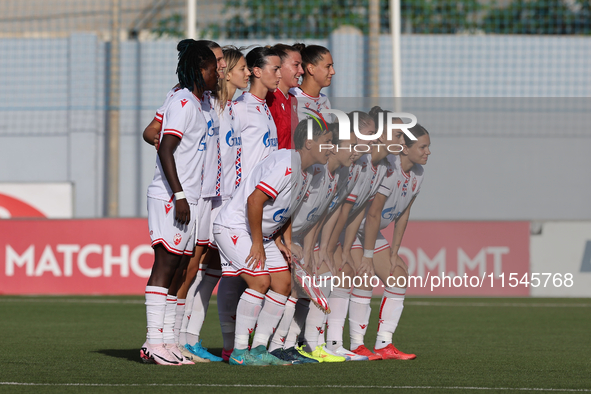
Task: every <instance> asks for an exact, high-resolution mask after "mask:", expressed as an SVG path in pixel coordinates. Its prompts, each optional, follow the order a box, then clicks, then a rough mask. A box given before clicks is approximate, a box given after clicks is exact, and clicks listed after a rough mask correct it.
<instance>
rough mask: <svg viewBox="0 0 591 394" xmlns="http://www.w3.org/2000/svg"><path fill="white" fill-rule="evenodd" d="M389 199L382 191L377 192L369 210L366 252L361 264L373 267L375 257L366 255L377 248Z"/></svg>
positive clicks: (364, 246) (366, 225) (365, 239)
mask: <svg viewBox="0 0 591 394" xmlns="http://www.w3.org/2000/svg"><path fill="white" fill-rule="evenodd" d="M387 199H388V198H387V197H386V196H384V195H383V194H382V193H377V194H376V195H375V197H374V199H373V201H372V203H371V205H370V206H369V209H368V211H367V216H366V218H365V234H364V237H365V238H364V240H363V250H364V253H363V257H362V258H361V266H371V267H373V257H369V256H366V255H365V254H366V252H365V251H371V252H370V253H373V250H374V249H375V246H376V239H377V237H378V231H379V229H380V221H381V220H380V217H381V214H382V210H383V209H384V204H386V200H387Z"/></svg>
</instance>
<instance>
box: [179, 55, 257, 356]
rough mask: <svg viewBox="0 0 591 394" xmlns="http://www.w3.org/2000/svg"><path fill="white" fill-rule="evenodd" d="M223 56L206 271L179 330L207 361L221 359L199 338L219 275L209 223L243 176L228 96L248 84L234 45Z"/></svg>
mask: <svg viewBox="0 0 591 394" xmlns="http://www.w3.org/2000/svg"><path fill="white" fill-rule="evenodd" d="M223 55H224V59H225V62H226V64H227V68H226V70H225V75H224V77H223V78H222V79H221V82H220V85H219V89H218V90H217V92H216V97H212V99H211V101H210V103H211V104H210V107H209V110H210V113H211V116H212V119H219V125H220V126H219V127H220V128H219V131H217V132H214V133H212V134H215V138H212V141H211V142H210V143H209V149H207V152H210V149H211V148H213V152H216V154H215V155H208V159H209V160H210V163H211V168H210V169H209V174H207V173H206V172H207V171H208V170H207V169H205V171H204V178H203V182H204V193H205V194H206V197H207V196H208V194H207V192H206V190H209V197H210V201H211V204H210V205H211V206H210V209H209V210H208V212H207V215H204V219H203V220H202V222H205V221H206V220H207V228H206V229H205V228H204V229H203V232H202V234H203V237H204V238H207V242H208V251H207V253H206V255H205V257H204V259H203V263H202V264H201V268H200V271H203V270H205V275H204V277H203V280H202V281H201V282H200V283H199V285H198V286H197V288H196V291H195V293H194V301H193V303H192V307H191V308H190V309H189V310H188V311H187V312H186V313H185V316H187V318H186V319H185V320H184V321H186V322H187V324H186V325H184V327H182V328H181V331H183V329H184V331H186V340H185V343H184V347H185V348H186V349H187V350H188V351H189V352H190V353H191V354H194V355H196V356H199V357H202V358H205V359H208V360H210V361H222V360H223V358H221V357H217V356H215V355H213V354H211V353H210V352H208V351H207V349H206V348H204V347H203V346H202V345H201V340H200V339H199V336H200V332H201V327H202V326H203V322H204V319H205V315H206V314H207V309H208V306H209V300H210V298H211V294H212V292H213V290H214V288H215V286H216V285H217V283H218V281H219V279H220V278H221V266H220V259H219V252H218V250H217V246H216V245H215V241H214V239H213V232H212V226H213V220H214V219H215V217H216V216H217V214H218V213H219V211H220V209H221V207H222V204H223V200H224V201H227V200H228V199H229V198H230V197H231V196H232V194H233V193H234V190H235V189H236V187H237V185H239V184H240V180H241V177H242V173H241V160H242V159H241V158H242V154H241V140H242V138H241V136H240V124H239V122H238V118H237V117H236V116H235V111H234V109H233V103H232V101H231V99H232V97H233V96H234V94H235V92H236V90H237V89H238V88H240V89H245V88H246V87H247V86H248V80H249V77H250V71H249V69H248V67H247V64H246V60H245V58H244V56H243V55H242V53H241V52H240V51H239V50H238V49H237V48H225V49H224V50H223ZM214 124H215V123H214ZM218 136H219V137H218ZM214 144H215V145H214ZM225 178H228V179H227V180H226V179H225ZM235 286H236V287H238V288H241V284H235ZM224 288H225V287H224ZM242 289H243V287H242ZM224 291H226V290H224ZM238 296H239V294H238ZM236 298H237V297H236ZM232 333H233V332H232Z"/></svg>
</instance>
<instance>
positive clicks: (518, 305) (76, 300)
mask: <svg viewBox="0 0 591 394" xmlns="http://www.w3.org/2000/svg"><path fill="white" fill-rule="evenodd" d="M3 302H6V303H9V302H40V303H41V302H42V303H69V304H76V303H80V304H142V305H143V304H144V300H143V299H141V300H108V299H91V298H87V299H84V298H73V299H69V298H52V297H47V298H29V297H22V298H5V297H0V303H3ZM209 303H210V304H212V305H217V301H215V300H211V301H210V302H209ZM372 303H374V304H379V303H380V299H379V298H374V299H373V300H372ZM405 305H407V306H409V305H412V306H445V307H448V306H452V307H458V306H462V307H482V306H486V307H515V308H528V307H535V308H591V303H589V304H568V303H564V304H563V303H557V302H556V303H539V302H538V303H527V302H437V301H435V302H434V301H411V300H408V299H407V300H406V301H405Z"/></svg>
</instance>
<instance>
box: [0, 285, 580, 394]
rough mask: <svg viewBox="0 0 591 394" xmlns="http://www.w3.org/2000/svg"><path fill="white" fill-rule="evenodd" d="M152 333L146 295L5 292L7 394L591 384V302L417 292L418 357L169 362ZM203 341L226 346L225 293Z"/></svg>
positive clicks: (411, 333)
mask: <svg viewBox="0 0 591 394" xmlns="http://www.w3.org/2000/svg"><path fill="white" fill-rule="evenodd" d="M378 308H379V299H373V300H372V318H371V321H370V326H369V328H368V333H367V335H366V345H368V347H370V346H373V343H374V341H375V335H376V334H375V331H376V326H377V321H376V316H377V312H378ZM144 334H145V309H144V305H143V298H142V297H10V296H3V297H0V350H1V351H2V352H1V353H0V393H23V392H31V393H39V392H52V393H78V392H93V393H95V392H97V393H136V392H137V393H146V392H150V393H152V392H153V393H163V392H167V393H172V392H199V393H201V392H216V393H243V392H256V393H261V392H281V393H311V392H314V393H315V392H339V393H349V392H350V393H356V392H360V391H363V390H372V391H380V392H390V391H394V390H396V391H399V392H409V393H453V392H464V393H476V392H486V393H496V392H498V393H508V392H530V391H532V392H533V391H535V392H591V299H507V298H495V299H475V298H413V297H408V298H407V299H406V301H405V309H404V313H403V315H402V319H401V322H400V325H399V326H398V329H397V331H396V334H395V335H394V342H395V344H396V345H397V347H399V348H400V349H401V350H402V351H404V352H411V353H416V354H417V355H418V357H417V359H416V360H413V361H397V360H390V361H374V362H347V363H338V364H316V365H298V366H288V367H239V366H229V365H227V364H225V363H209V364H197V365H188V366H182V367H163V366H157V365H144V364H142V363H140V361H139V347H140V345H141V344H142V343H143V341H144ZM345 337H346V338H345V345H346V346H347V345H348V327H345ZM202 338H203V344H204V345H205V346H207V347H208V348H209V349H210V351H212V353H214V354H218V355H220V354H221V346H222V339H221V334H220V331H219V323H218V318H217V308H216V304H215V298H213V299H212V304H211V307H210V309H209V314H208V316H207V319H206V322H205V325H204V328H203V331H202ZM14 383H18V384H14Z"/></svg>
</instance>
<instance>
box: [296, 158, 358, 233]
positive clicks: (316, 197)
mask: <svg viewBox="0 0 591 394" xmlns="http://www.w3.org/2000/svg"><path fill="white" fill-rule="evenodd" d="M341 173H342V171H341ZM346 174H347V173H345V175H346ZM339 175H340V172H339V171H335V174H331V173H330V171H329V170H328V166H326V165H320V164H317V165H314V166H312V180H311V181H310V187H309V188H308V192H307V194H306V198H305V199H304V201H303V202H302V204H301V205H300V206H299V207H298V209H297V210H296V211H294V213H293V215H292V234H293V237H294V238H299V239H302V238H303V237H304V236H305V235H306V233H307V232H308V231H310V229H311V228H312V227H313V226H314V225H315V224H316V223H317V222H318V221H319V220H320V218H321V217H322V216H323V215H324V213H325V212H326V210H327V209H328V206H329V205H330V203H331V201H332V199H333V197H334V195H335V193H336V191H337V184H338V181H339Z"/></svg>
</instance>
